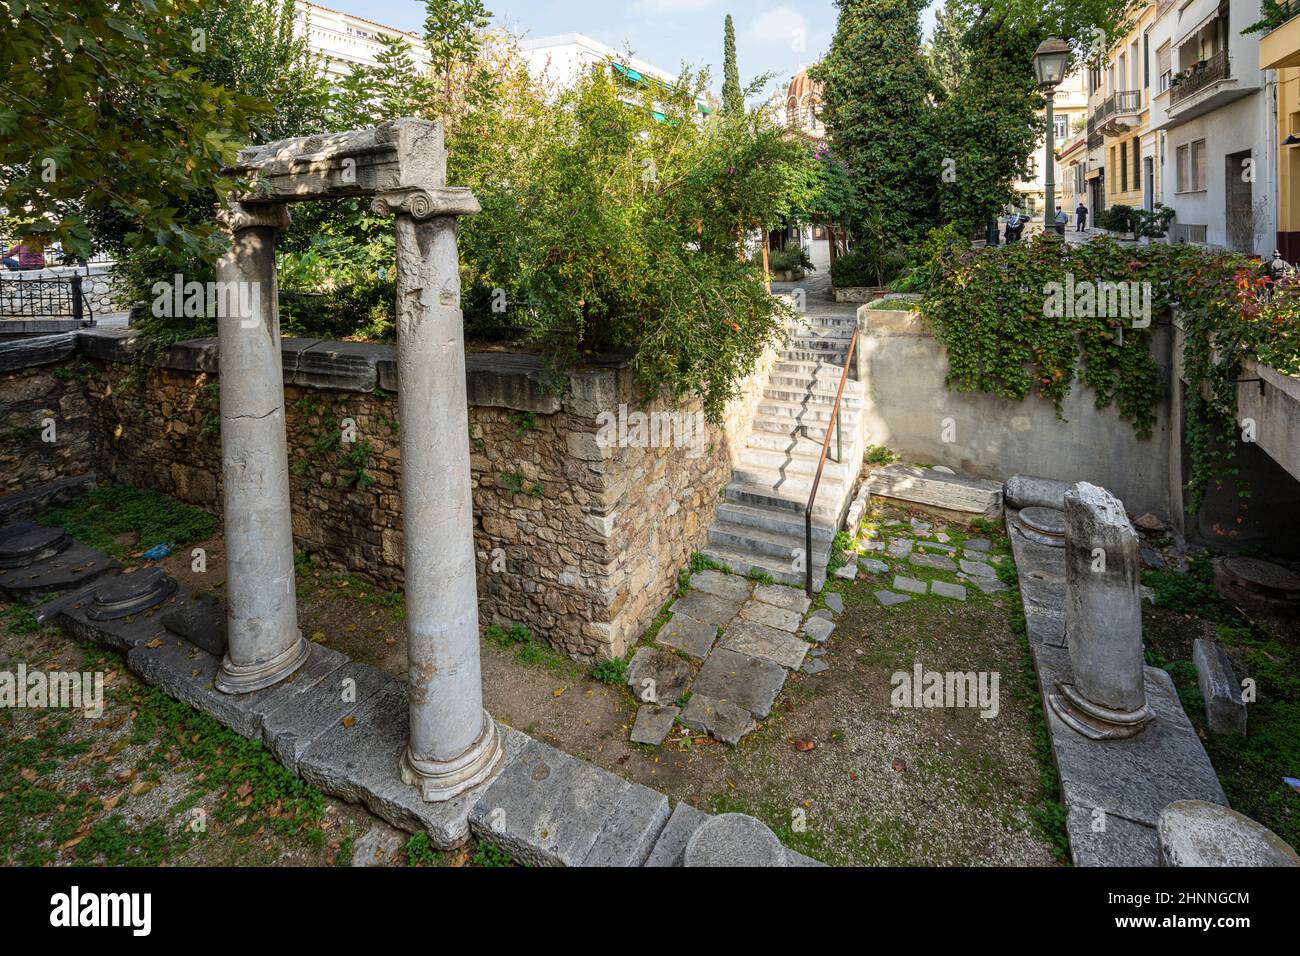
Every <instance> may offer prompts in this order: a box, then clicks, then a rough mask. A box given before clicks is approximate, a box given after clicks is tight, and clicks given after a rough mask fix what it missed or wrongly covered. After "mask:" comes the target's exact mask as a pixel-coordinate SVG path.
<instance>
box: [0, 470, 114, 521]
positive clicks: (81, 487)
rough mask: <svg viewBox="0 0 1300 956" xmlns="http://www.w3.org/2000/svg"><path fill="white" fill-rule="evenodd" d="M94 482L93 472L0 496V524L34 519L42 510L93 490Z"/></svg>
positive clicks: (65, 502)
mask: <svg viewBox="0 0 1300 956" xmlns="http://www.w3.org/2000/svg"><path fill="white" fill-rule="evenodd" d="M96 483H97V479H96V477H95V473H94V472H93V471H88V472H86V473H85V474H82V475H71V476H69V477H67V478H59V479H56V480H55V481H49V482H46V483H45V484H43V485H37V486H36V487H35V488H25V489H24V490H22V491H14V492H11V493H10V494H7V495H0V523H4V524H9V523H10V522H12V521H21V520H23V519H25V518H34V517H36V515H38V514H40V513H41V512H42V511H44V510H45V509H46V508H52V507H54V506H55V505H62V504H67V503H68V502H69V501H73V500H75V499H77V498H81V497H84V496H85V495H88V494H90V492H92V491H94V490H95V485H96Z"/></svg>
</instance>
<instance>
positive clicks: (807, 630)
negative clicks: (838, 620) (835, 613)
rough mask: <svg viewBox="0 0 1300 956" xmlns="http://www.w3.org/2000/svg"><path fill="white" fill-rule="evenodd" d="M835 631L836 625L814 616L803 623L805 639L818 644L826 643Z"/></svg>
mask: <svg viewBox="0 0 1300 956" xmlns="http://www.w3.org/2000/svg"><path fill="white" fill-rule="evenodd" d="M834 630H835V623H834V622H833V621H829V620H827V619H826V618H824V617H817V616H815V615H814V616H813V617H810V618H808V620H806V621H804V623H803V634H804V636H805V637H807V638H810V639H811V640H814V641H816V642H817V643H818V644H820V643H822V642H823V641H825V640H826V639H827V638H828V637H830V636H831V634H832V633H833V632H834Z"/></svg>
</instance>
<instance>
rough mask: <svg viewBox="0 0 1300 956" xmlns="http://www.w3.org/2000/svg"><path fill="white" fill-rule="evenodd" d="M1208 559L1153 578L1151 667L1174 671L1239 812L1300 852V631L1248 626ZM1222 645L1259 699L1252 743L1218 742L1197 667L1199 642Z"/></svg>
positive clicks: (1267, 621) (1251, 708) (1250, 715)
mask: <svg viewBox="0 0 1300 956" xmlns="http://www.w3.org/2000/svg"><path fill="white" fill-rule="evenodd" d="M1211 574H1212V571H1211V567H1210V564H1209V561H1208V560H1207V559H1205V558H1201V559H1197V560H1193V561H1192V562H1191V565H1190V567H1189V569H1188V571H1187V572H1186V573H1181V572H1178V571H1175V570H1164V571H1148V572H1146V573H1145V574H1144V575H1143V583H1145V584H1146V585H1147V586H1148V587H1151V588H1152V589H1153V591H1154V592H1155V597H1156V606H1155V608H1154V609H1152V608H1151V606H1150V605H1145V606H1144V615H1143V630H1144V638H1145V640H1146V645H1147V662H1148V663H1149V664H1152V665H1153V666H1156V667H1162V668H1164V669H1165V670H1167V671H1168V672H1169V675H1170V676H1171V677H1172V678H1173V680H1174V684H1175V686H1176V687H1177V688H1178V695H1179V697H1180V698H1181V700H1182V703H1183V708H1184V709H1185V710H1186V711H1187V715H1188V716H1189V717H1190V718H1191V720H1192V724H1193V726H1195V727H1196V729H1197V732H1198V733H1199V734H1200V736H1201V739H1202V741H1203V742H1204V743H1205V749H1206V751H1207V752H1208V753H1209V755H1210V761H1211V762H1212V763H1213V764H1214V769H1215V770H1216V771H1217V772H1218V774H1219V780H1220V781H1221V782H1222V784H1223V789H1224V791H1225V792H1226V793H1227V795H1228V800H1229V802H1230V803H1231V804H1232V807H1233V809H1234V810H1237V811H1239V812H1241V813H1244V814H1246V816H1248V817H1251V818H1253V819H1255V820H1258V821H1259V822H1260V823H1262V824H1264V826H1266V827H1268V828H1269V829H1270V830H1272V831H1273V832H1274V833H1276V834H1277V835H1278V836H1280V837H1281V838H1282V839H1284V840H1286V841H1287V843H1289V844H1291V845H1292V846H1293V847H1300V794H1298V793H1296V791H1295V790H1294V789H1292V788H1291V787H1290V786H1288V785H1287V784H1286V783H1284V782H1283V780H1282V778H1283V777H1293V778H1294V777H1297V776H1300V625H1297V623H1296V622H1294V621H1285V620H1280V619H1271V618H1265V617H1256V618H1254V619H1247V618H1246V617H1244V616H1243V615H1242V614H1240V613H1239V612H1238V611H1236V610H1234V609H1233V608H1231V607H1229V606H1228V605H1227V604H1225V603H1224V602H1223V601H1221V600H1220V599H1219V597H1218V595H1217V593H1216V592H1215V590H1214V588H1213V586H1212V585H1211V584H1210V579H1211ZM1198 637H1200V638H1207V639H1212V640H1217V641H1218V642H1219V644H1220V645H1221V646H1222V647H1223V648H1224V650H1225V651H1227V653H1228V656H1229V658H1230V659H1231V660H1232V664H1233V669H1234V670H1235V671H1236V673H1237V677H1238V678H1240V679H1245V678H1252V679H1254V681H1255V683H1256V693H1257V700H1256V701H1255V703H1252V704H1248V707H1247V727H1246V736H1245V737H1242V736H1239V735H1232V736H1227V737H1218V736H1213V735H1211V734H1210V733H1209V731H1208V728H1207V726H1206V722H1205V701H1204V699H1203V698H1202V696H1201V691H1200V687H1199V686H1198V684H1197V679H1196V668H1195V667H1194V666H1193V664H1192V642H1193V641H1194V640H1195V639H1196V638H1198Z"/></svg>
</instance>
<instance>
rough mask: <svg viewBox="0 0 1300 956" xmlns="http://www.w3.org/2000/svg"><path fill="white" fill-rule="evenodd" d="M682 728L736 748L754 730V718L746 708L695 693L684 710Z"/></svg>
mask: <svg viewBox="0 0 1300 956" xmlns="http://www.w3.org/2000/svg"><path fill="white" fill-rule="evenodd" d="M681 722H682V726H684V727H689V728H690V729H691V730H698V731H701V732H702V733H706V734H708V735H709V736H710V737H713V738H714V739H715V740H721V741H722V742H723V743H727V744H731V745H732V746H735V745H736V744H738V743H740V738H741V737H743V736H745V735H746V734H747V733H749V732H750V731H752V730H753V729H754V717H753V715H752V714H750V712H749V711H747V710H746V709H745V708H744V707H741V706H740V705H739V704H733V703H731V702H730V701H726V700H714V699H713V698H712V697H709V696H708V695H707V694H699V693H694V694H691V699H690V700H688V701H687V702H686V707H685V708H684V709H683V710H682V715H681Z"/></svg>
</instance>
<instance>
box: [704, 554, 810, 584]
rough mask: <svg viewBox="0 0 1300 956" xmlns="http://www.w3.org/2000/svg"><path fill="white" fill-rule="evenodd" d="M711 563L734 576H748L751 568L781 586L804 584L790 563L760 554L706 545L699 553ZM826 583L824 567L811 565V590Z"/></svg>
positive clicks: (800, 573)
mask: <svg viewBox="0 0 1300 956" xmlns="http://www.w3.org/2000/svg"><path fill="white" fill-rule="evenodd" d="M700 553H701V554H703V555H704V556H705V557H706V558H708V559H710V560H711V561H716V562H718V563H719V564H721V565H724V566H726V567H728V568H730V569H731V570H732V571H733V572H735V573H736V574H744V575H748V574H749V571H750V569H751V568H759V569H760V570H763V571H766V572H767V573H768V574H770V575H771V576H772V580H774V581H779V582H781V583H782V584H790V585H794V586H796V587H801V586H802V585H803V583H804V574H803V572H795V571H792V570H790V562H789V561H785V560H781V559H779V558H772V557H769V556H767V555H762V554H746V553H744V552H740V551H733V550H731V549H730V548H723V547H720V546H718V545H712V544H710V545H707V546H706V547H705V548H704V550H703V551H701V552H700ZM825 583H826V569H825V567H818V566H817V565H816V564H814V565H813V590H814V591H820V590H821V589H822V586H823V585H824V584H825Z"/></svg>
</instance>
